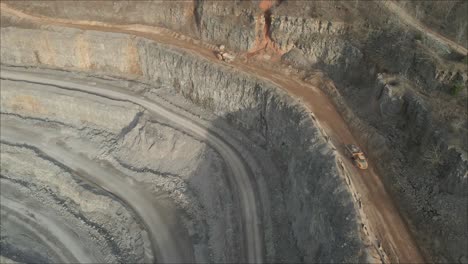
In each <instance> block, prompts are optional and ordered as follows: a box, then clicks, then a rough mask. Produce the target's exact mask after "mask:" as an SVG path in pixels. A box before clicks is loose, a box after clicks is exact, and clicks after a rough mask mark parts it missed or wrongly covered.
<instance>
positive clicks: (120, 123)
mask: <svg viewBox="0 0 468 264" xmlns="http://www.w3.org/2000/svg"><path fill="white" fill-rule="evenodd" d="M1 37H2V47H1V55H2V64H10V65H23V66H32V67H52V68H61V69H66V70H78V71H85V72H92V73H93V74H94V75H112V76H118V77H124V78H136V80H137V81H138V82H140V83H146V84H148V85H150V86H148V87H151V88H149V90H147V91H149V92H151V91H152V90H154V91H157V90H156V89H157V88H158V87H166V88H165V89H170V90H172V92H177V93H178V94H181V95H183V96H184V97H185V98H187V99H189V100H190V101H192V102H193V103H195V104H196V105H198V106H200V107H202V108H203V109H206V110H208V111H210V112H213V113H215V114H216V116H217V117H216V118H215V119H214V120H212V121H210V123H211V125H210V126H212V127H213V128H217V127H221V128H222V127H223V126H225V123H226V121H227V122H228V123H229V124H230V126H232V127H234V128H235V129H236V130H239V131H241V132H242V133H244V134H245V135H247V137H248V140H247V141H246V145H247V146H248V145H252V146H251V147H247V149H250V148H252V149H254V150H251V149H250V151H253V153H252V154H250V155H251V156H253V157H254V160H258V162H259V163H260V164H263V165H259V166H260V168H262V167H263V168H264V169H263V170H262V171H259V170H256V171H255V172H254V178H255V182H257V184H256V185H257V186H256V188H258V192H259V197H260V200H259V201H258V203H259V204H260V205H263V208H261V207H260V208H259V210H260V212H259V214H260V215H261V217H262V225H263V226H262V229H263V231H264V234H263V239H264V240H265V249H264V252H265V256H266V260H267V261H293V262H357V261H360V260H363V258H364V257H365V253H364V251H363V247H364V246H363V242H362V241H361V237H360V234H359V228H360V227H359V219H358V216H357V213H356V209H355V207H354V203H353V198H352V197H351V195H350V192H349V190H348V189H347V187H346V183H345V181H344V178H343V177H342V176H343V172H341V171H340V170H339V169H338V167H337V157H336V155H335V153H334V152H333V150H332V148H331V147H330V145H328V143H326V141H325V140H324V138H323V136H322V135H321V134H320V132H319V129H318V127H319V125H318V124H317V123H315V121H313V120H312V119H311V118H310V116H309V114H308V112H307V111H306V110H305V109H304V108H303V107H302V106H301V105H300V104H299V103H297V102H296V101H295V100H293V99H292V98H290V97H289V96H288V95H287V94H286V93H285V92H284V91H282V90H280V89H278V88H277V87H275V86H274V85H273V84H270V83H268V82H265V81H261V80H259V79H257V78H255V77H253V76H250V75H248V74H246V73H242V72H239V71H236V70H233V69H232V68H230V67H228V66H223V65H220V64H213V63H212V62H209V61H207V60H205V59H203V58H201V57H198V56H196V55H193V54H191V53H188V52H185V51H183V50H180V49H175V48H173V47H170V46H167V45H163V44H158V43H155V42H152V41H149V40H145V39H141V38H132V37H129V36H127V35H122V34H112V33H99V32H92V31H81V30H70V29H65V28H57V27H52V28H49V29H47V30H27V29H19V28H15V29H13V28H2V36H1ZM31 37H32V38H35V39H36V40H37V41H38V42H37V43H47V45H34V44H33V43H32V42H29V41H24V39H25V38H27V39H30V38H31ZM8 82H9V81H3V83H8ZM116 82H118V80H117V81H116ZM3 83H2V89H4V87H8V86H6V85H4V84H3ZM26 86H27V87H28V88H27V89H28V91H24V90H22V89H24V87H26ZM12 87H14V88H9V89H8V88H7V89H6V90H5V91H3V90H2V97H5V99H3V98H2V112H3V113H4V115H11V114H14V115H19V116H21V117H23V118H36V119H40V120H43V119H46V121H47V122H52V121H54V122H58V123H64V124H66V125H67V126H73V129H77V130H78V131H79V132H78V133H79V135H82V137H83V138H89V137H90V136H91V137H93V136H94V135H96V136H97V137H99V136H101V137H103V138H102V139H100V138H98V140H97V141H98V142H100V143H99V145H98V146H99V147H100V148H102V150H101V151H98V153H100V154H99V155H98V156H96V158H99V159H105V160H107V161H108V162H110V163H111V164H112V166H115V167H117V168H119V170H122V171H124V172H127V173H130V175H131V177H133V178H136V179H137V181H138V182H151V183H152V184H156V186H158V188H157V189H159V190H161V191H162V192H168V193H169V197H170V198H171V200H173V201H175V204H176V207H177V208H178V209H179V210H181V211H182V212H184V213H183V214H181V215H182V216H184V215H187V216H186V217H185V218H184V217H182V218H183V219H182V221H183V223H184V229H186V233H188V235H189V236H190V238H191V240H192V243H193V244H194V245H195V246H193V248H194V254H195V256H196V257H197V256H202V257H206V258H207V259H209V260H211V261H215V262H220V261H233V262H236V261H239V259H238V258H239V257H241V256H238V254H237V253H238V252H239V250H241V249H242V244H243V242H242V241H241V240H240V239H241V238H240V234H239V231H238V230H239V226H241V225H242V223H240V219H239V210H240V209H239V204H238V202H237V201H236V199H237V198H236V196H237V194H236V192H235V189H234V190H233V189H232V186H227V185H229V184H230V183H229V177H231V176H230V175H229V172H226V171H225V169H224V166H223V161H222V160H221V159H220V158H219V156H218V155H217V154H216V152H215V151H212V150H210V147H209V146H205V147H199V146H198V145H199V144H202V143H197V141H196V140H193V139H192V140H189V139H187V140H182V138H185V137H187V136H186V135H184V133H183V132H182V131H181V132H177V131H174V130H173V128H170V127H167V126H166V125H165V122H170V121H169V120H167V121H164V118H163V117H159V118H158V119H156V120H154V119H153V121H147V120H148V119H152V118H151V117H149V116H151V114H150V113H146V110H145V109H141V108H139V107H138V106H135V105H132V104H131V103H130V102H118V103H117V102H112V100H110V99H106V100H110V101H106V100H105V102H104V101H102V100H104V99H99V100H98V99H93V97H92V96H90V95H89V94H88V95H86V98H87V99H86V100H87V101H86V102H83V103H79V101H76V100H78V99H76V100H68V101H67V98H66V96H65V95H61V92H53V93H52V92H50V91H48V90H49V89H45V88H44V87H42V88H40V89H39V86H38V85H37V84H21V85H19V87H18V84H16V85H13V84H12ZM13 91H14V92H13ZM44 91H48V92H44ZM23 93H24V95H23ZM68 93H70V92H67V96H69V97H70V95H69V94H68ZM72 93H75V92H72ZM76 93H77V94H76V98H80V96H79V95H78V94H79V93H78V92H76ZM28 96H29V97H28ZM17 97H20V98H17ZM21 97H24V98H21ZM31 97H32V98H31ZM70 98H71V97H70ZM73 98H75V95H74V96H73ZM62 99H63V100H62ZM57 101H59V102H61V101H63V102H67V103H66V104H63V105H62V104H61V103H57ZM95 101H98V102H95ZM15 102H16V103H15ZM35 102H36V104H35ZM121 104H124V105H126V106H124V107H123V108H122V106H120V105H121ZM127 104H128V105H127ZM31 105H32V106H31ZM83 105H87V106H90V107H94V108H93V110H92V111H89V113H86V112H85V113H81V112H80V111H79V110H77V109H81V108H82V106H83ZM78 106H81V107H78ZM110 106H113V108H112V109H109V107H110ZM193 107H194V106H193ZM127 108H128V109H130V110H129V111H124V112H122V109H127ZM194 108H195V107H194ZM59 110H60V111H59ZM101 111H102V113H101ZM58 112H60V114H54V113H58ZM64 112H65V113H66V115H67V116H64V114H63V113H64ZM109 112H112V113H114V114H113V115H112V116H107V114H106V113H109ZM139 113H140V115H142V116H140V117H138V116H139ZM77 116H79V117H80V118H81V119H80V118H77ZM114 118H115V120H113V119H114ZM161 118H162V120H163V121H161V120H160V119H161ZM28 122H29V121H28ZM171 126H172V127H174V125H171ZM89 129H91V130H92V131H88V130H89ZM224 129H225V128H224ZM95 130H98V131H100V132H98V131H95ZM224 133H226V132H224ZM232 133H234V132H230V134H232ZM188 141H189V142H191V143H185V142H188ZM155 142H156V143H155ZM178 142H179V143H178ZM182 142H184V143H182ZM247 142H248V143H247ZM153 144H156V145H153ZM198 149H200V152H199V151H198ZM104 150H105V151H104ZM162 150H164V151H162ZM160 151H162V152H160ZM102 152H104V154H103V153H102ZM164 153H167V154H164ZM189 153H190V155H189ZM187 155H189V156H190V157H187ZM243 156H244V155H243ZM250 162H251V161H250ZM266 164H268V165H266ZM272 164H275V165H274V166H276V169H274V170H272V169H271V168H272V166H273V165H272ZM268 167H269V168H270V170H272V171H276V173H269V172H268ZM194 175H198V176H194ZM159 177H163V178H164V180H163V179H160V178H159ZM168 179H173V183H169V182H167V183H166V182H165V181H167V180H168ZM171 181H172V180H171ZM154 182H156V183H154ZM149 185H150V184H149ZM150 186H152V185H150ZM155 188H156V187H155ZM229 190H231V191H229ZM231 205H232V206H231ZM197 208H199V210H198V209H197ZM193 211H195V212H193ZM179 217H180V216H179ZM191 225H193V227H191V228H190V226H191ZM197 243H198V244H197ZM202 257H199V258H197V260H200V259H201V260H203V258H202Z"/></svg>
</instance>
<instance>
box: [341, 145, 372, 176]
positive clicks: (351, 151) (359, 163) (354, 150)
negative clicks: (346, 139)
mask: <svg viewBox="0 0 468 264" xmlns="http://www.w3.org/2000/svg"><path fill="white" fill-rule="evenodd" d="M345 149H346V153H347V154H348V155H349V156H350V157H351V159H352V160H353V161H354V164H355V165H356V167H358V168H360V169H361V170H365V169H367V167H368V166H369V165H368V164H367V158H366V156H365V155H364V152H362V150H361V149H360V148H359V147H358V146H356V145H354V144H346V145H345Z"/></svg>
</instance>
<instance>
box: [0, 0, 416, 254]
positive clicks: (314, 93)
mask: <svg viewBox="0 0 468 264" xmlns="http://www.w3.org/2000/svg"><path fill="white" fill-rule="evenodd" d="M5 7H6V8H5ZM2 12H4V13H8V14H9V15H13V16H20V17H22V18H23V19H27V20H29V21H31V22H33V23H39V24H46V25H47V24H50V25H59V26H65V27H74V28H80V29H84V30H97V31H105V32H118V33H126V34H132V35H135V36H140V37H144V38H147V39H151V40H154V41H156V42H160V43H164V44H167V45H171V46H174V47H178V48H181V49H184V50H187V51H189V52H191V53H193V54H197V55H199V56H202V57H203V58H204V59H207V60H210V61H212V62H213V63H222V62H220V61H218V60H217V59H216V57H215V56H214V55H213V52H212V50H210V49H208V48H206V45H205V46H204V45H203V44H202V43H200V42H199V41H196V40H193V39H191V38H190V37H185V38H184V40H181V39H180V38H177V37H174V34H171V33H170V32H169V31H168V30H167V29H161V28H156V27H149V26H144V25H112V24H105V23H101V22H91V21H70V20H65V19H52V18H44V17H35V16H31V15H28V14H24V13H22V12H20V11H17V10H13V9H11V8H8V7H7V6H6V5H4V4H2ZM230 65H231V66H233V67H235V68H236V69H238V70H241V71H243V72H245V73H246V74H250V75H255V76H257V77H260V78H262V79H264V80H265V81H269V82H273V83H275V84H276V85H277V86H279V87H281V88H282V89H284V90H286V91H288V93H289V94H291V95H292V96H294V97H296V98H298V99H299V100H300V101H301V102H302V103H303V104H304V105H305V106H307V107H308V108H309V109H310V110H311V112H312V113H313V114H314V115H315V117H316V119H317V121H318V122H319V123H320V124H321V125H322V126H323V127H324V129H325V132H326V133H327V134H328V136H330V138H331V141H332V143H333V144H334V145H335V146H336V148H337V150H338V152H339V153H340V155H341V156H342V158H343V160H344V161H345V163H344V164H345V166H346V169H347V171H349V172H350V178H351V181H352V184H353V186H354V187H355V189H356V192H357V195H358V196H360V197H361V202H362V207H363V211H364V213H365V215H363V218H366V219H368V222H369V230H370V232H371V233H373V234H374V235H375V237H376V240H378V241H372V242H374V245H375V246H376V247H378V245H380V244H381V245H382V248H383V250H384V251H385V252H386V254H387V255H388V256H389V258H390V261H392V262H399V263H423V262H424V259H423V257H422V255H421V254H420V251H419V249H418V247H417V244H416V243H415V241H414V239H413V237H412V235H411V233H410V231H409V229H408V227H407V225H406V224H405V222H404V220H403V219H402V217H401V216H400V214H399V212H398V210H397V208H396V207H395V205H394V203H393V200H392V199H391V197H390V195H389V194H388V193H387V191H386V190H385V188H384V185H383V183H382V181H381V179H380V178H379V176H378V175H377V173H376V172H375V169H374V167H373V164H372V161H371V162H370V166H369V169H368V170H367V171H360V170H357V169H356V168H355V167H354V166H353V165H352V164H351V162H349V159H348V158H347V157H346V156H345V153H344V149H343V148H342V146H343V144H345V143H357V144H359V142H358V141H357V140H356V138H355V137H354V136H353V135H352V133H351V132H350V129H349V127H348V126H347V124H346V122H345V121H344V120H343V118H342V117H341V116H340V114H339V113H338V112H337V110H336V108H335V107H334V105H333V103H332V102H331V101H330V100H329V98H328V97H327V96H326V95H325V94H324V93H323V92H322V91H321V90H320V89H318V88H317V87H315V86H312V85H310V84H308V83H305V82H303V81H300V80H298V79H296V78H293V77H291V76H289V75H287V74H284V73H282V72H280V71H279V70H275V69H271V68H268V69H266V68H262V67H260V66H258V65H255V66H254V65H252V64H248V63H245V62H242V61H240V60H236V61H234V62H233V63H231V64H230ZM255 251H259V250H258V249H256V250H255Z"/></svg>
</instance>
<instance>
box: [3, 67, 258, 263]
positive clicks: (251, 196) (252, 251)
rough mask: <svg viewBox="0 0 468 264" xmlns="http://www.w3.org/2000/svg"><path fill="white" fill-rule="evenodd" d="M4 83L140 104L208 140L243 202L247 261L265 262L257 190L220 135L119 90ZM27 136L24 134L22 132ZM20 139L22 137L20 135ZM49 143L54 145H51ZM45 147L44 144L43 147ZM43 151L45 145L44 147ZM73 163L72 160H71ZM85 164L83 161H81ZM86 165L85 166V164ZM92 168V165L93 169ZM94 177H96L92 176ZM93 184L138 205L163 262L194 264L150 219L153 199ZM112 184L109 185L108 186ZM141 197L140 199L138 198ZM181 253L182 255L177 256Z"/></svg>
mask: <svg viewBox="0 0 468 264" xmlns="http://www.w3.org/2000/svg"><path fill="white" fill-rule="evenodd" d="M1 78H2V79H8V80H18V81H29V82H34V83H40V84H46V85H47V84H49V85H54V86H57V87H58V88H61V89H69V90H74V91H82V92H86V93H91V94H95V95H99V96H104V97H107V98H110V99H114V100H121V101H131V102H133V103H135V104H138V105H140V106H142V107H144V108H145V109H147V110H149V111H150V112H153V113H155V114H158V115H162V116H164V117H166V118H168V119H169V120H171V121H172V122H175V123H177V124H179V125H181V126H183V127H184V128H185V129H186V130H188V131H190V132H192V133H193V134H195V135H196V136H198V137H199V138H200V139H203V140H206V141H207V142H209V143H210V145H211V146H212V147H213V148H214V149H216V150H217V151H218V152H219V153H220V154H221V156H222V157H223V160H224V161H225V162H226V164H227V165H228V169H229V170H230V171H231V172H232V175H233V177H234V179H233V180H234V182H235V185H236V190H235V191H237V192H239V198H240V203H241V208H242V213H243V223H244V224H243V228H244V233H245V243H246V245H245V250H246V251H247V256H246V261H248V262H250V263H260V262H262V261H263V235H262V234H261V220H260V218H259V216H258V211H257V200H258V199H257V197H256V194H255V193H256V192H255V191H254V188H253V187H252V182H251V176H250V171H249V169H248V167H247V166H246V165H245V163H244V161H243V160H242V158H241V157H240V155H239V154H238V153H237V152H236V150H234V149H233V148H232V147H231V146H230V145H229V144H228V143H226V142H225V141H224V140H223V139H221V138H220V137H219V136H218V135H216V134H214V133H213V132H212V131H210V130H208V129H207V128H205V127H203V126H202V125H200V124H198V123H197V122H196V121H194V120H190V119H187V118H185V117H183V116H180V115H178V114H176V113H174V112H171V111H170V110H168V109H166V108H164V107H161V106H159V105H157V104H155V103H154V102H152V101H149V100H146V99H144V98H143V97H137V96H134V95H131V94H130V93H124V92H122V91H116V90H111V89H106V88H101V87H96V86H89V85H85V84H78V83H71V82H70V81H69V80H67V81H63V80H57V79H51V78H46V77H40V76H37V75H33V74H26V73H24V72H13V71H7V70H2V76H1ZM23 133H24V132H23ZM19 135H21V133H20V134H19ZM3 136H7V137H8V136H10V137H13V138H17V137H18V135H16V136H15V133H13V132H12V131H10V130H8V128H3V126H2V137H3ZM31 137H33V138H37V137H35V136H31ZM20 139H21V140H22V141H25V142H29V144H32V143H34V144H39V143H40V142H47V140H44V139H42V140H40V141H38V142H30V141H28V140H27V137H22V138H20ZM49 143H53V142H50V141H49ZM42 144H43V143H42ZM43 147H45V145H44V144H43ZM48 149H49V150H51V151H54V152H52V153H47V154H49V155H53V156H52V157H55V155H54V154H58V152H61V153H62V156H61V158H64V157H68V156H69V155H70V154H67V153H65V151H64V150H63V149H60V148H57V147H54V148H52V147H48ZM57 158H58V160H60V161H61V162H62V160H61V159H59V157H57ZM68 158H70V159H72V158H73V157H68ZM73 159H74V160H73V164H68V163H70V161H68V163H64V164H68V166H70V167H71V168H74V169H75V167H76V168H78V167H80V166H79V164H76V162H77V160H78V161H79V160H80V159H78V158H73ZM82 161H83V162H85V161H84V160H82ZM63 162H67V160H63ZM83 164H84V163H83ZM90 166H91V165H90ZM96 171H99V172H100V173H99V174H98V175H104V176H108V177H111V178H108V179H107V180H109V179H112V173H111V174H109V172H105V170H103V169H102V168H101V169H99V167H96V165H94V166H91V167H88V169H87V172H88V174H89V175H94V174H96ZM93 173H94V174H93ZM93 182H95V183H96V184H98V185H99V186H102V187H103V188H105V189H108V188H110V190H109V191H111V192H112V193H115V194H116V195H117V196H118V194H121V195H123V197H125V198H126V200H127V201H129V202H131V203H130V204H132V205H133V204H136V205H137V208H135V209H136V212H137V213H139V214H140V213H141V217H142V218H143V219H144V220H145V222H146V223H154V230H152V231H153V234H154V236H153V238H154V239H156V241H157V242H159V243H158V246H159V247H164V248H159V249H158V250H157V252H159V253H160V254H161V255H162V257H163V259H162V261H163V262H165V263H166V262H174V263H176V262H193V259H192V258H193V256H192V257H190V256H184V254H182V252H184V249H183V248H181V247H178V246H177V242H176V241H174V239H175V238H174V236H172V235H171V232H170V230H163V229H164V228H162V227H163V226H164V225H163V224H164V223H163V222H162V220H161V217H159V216H158V215H157V212H156V211H153V212H152V214H151V215H148V214H149V212H147V211H146V210H145V208H151V204H149V203H148V201H150V200H151V199H148V201H146V202H145V201H144V200H145V199H144V198H145V197H141V195H140V196H138V192H139V191H138V190H133V191H131V190H130V189H131V188H129V187H128V185H127V184H126V180H125V179H123V180H122V181H121V182H122V183H120V184H119V183H118V182H120V181H115V180H109V181H106V179H104V178H103V176H101V177H100V178H97V177H96V178H93ZM109 182H110V183H109ZM137 196H138V197H137ZM150 212H151V210H150ZM148 227H149V228H150V229H151V228H152V227H153V225H149V226H148ZM178 251H180V252H178Z"/></svg>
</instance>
